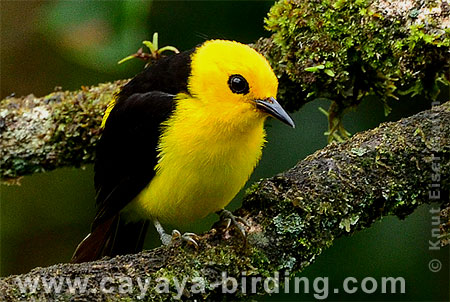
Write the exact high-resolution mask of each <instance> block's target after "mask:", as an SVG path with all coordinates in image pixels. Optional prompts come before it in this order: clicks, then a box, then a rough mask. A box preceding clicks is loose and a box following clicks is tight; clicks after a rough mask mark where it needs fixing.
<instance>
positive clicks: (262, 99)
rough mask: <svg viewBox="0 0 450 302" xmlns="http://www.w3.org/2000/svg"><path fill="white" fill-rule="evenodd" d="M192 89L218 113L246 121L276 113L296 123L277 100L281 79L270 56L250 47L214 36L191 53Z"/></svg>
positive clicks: (191, 92) (204, 103) (190, 88)
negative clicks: (278, 77) (273, 66)
mask: <svg viewBox="0 0 450 302" xmlns="http://www.w3.org/2000/svg"><path fill="white" fill-rule="evenodd" d="M188 87H189V92H190V94H191V95H192V96H194V97H195V98H196V99H197V100H199V101H200V102H202V105H203V106H205V107H207V108H209V109H210V110H211V112H215V113H217V116H219V117H221V118H223V119H226V118H227V117H230V118H235V117H236V115H239V117H240V120H242V121H246V122H253V121H261V120H264V119H265V118H266V117H267V116H269V115H270V116H273V117H275V118H277V119H279V120H281V121H283V122H285V123H286V124H288V125H290V126H292V127H294V122H293V121H292V119H291V118H290V117H289V115H288V114H287V113H286V112H285V111H284V109H283V108H282V107H281V106H280V105H279V104H278V102H277V101H276V99H275V98H276V95H277V89H278V80H277V77H276V76H275V74H274V72H273V70H272V68H271V67H270V65H269V63H268V62H267V60H266V59H265V58H264V57H263V56H262V55H261V54H259V53H258V52H257V51H255V50H254V49H252V48H251V47H249V46H247V45H244V44H241V43H238V42H233V41H225V40H211V41H207V42H205V43H204V44H203V45H201V46H200V47H198V48H197V50H196V51H195V52H194V54H193V55H192V61H191V75H190V77H189V80H188Z"/></svg>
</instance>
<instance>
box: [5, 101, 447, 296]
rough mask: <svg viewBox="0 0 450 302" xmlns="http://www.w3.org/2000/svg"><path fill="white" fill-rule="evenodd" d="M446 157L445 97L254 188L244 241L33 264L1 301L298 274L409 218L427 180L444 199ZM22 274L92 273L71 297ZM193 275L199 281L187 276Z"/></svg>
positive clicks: (216, 290)
mask: <svg viewBox="0 0 450 302" xmlns="http://www.w3.org/2000/svg"><path fill="white" fill-rule="evenodd" d="M449 157H450V102H447V103H445V104H444V105H442V106H437V107H434V108H433V109H432V110H428V111H424V112H421V113H419V114H417V115H415V116H412V117H409V118H405V119H402V120H400V121H398V122H395V123H386V124H383V125H381V126H380V127H378V128H376V129H374V130H370V131H366V132H363V133H359V134H356V135H355V136H354V137H353V138H352V139H350V140H349V141H347V142H345V143H342V144H331V145H329V146H327V147H326V148H324V149H322V150H319V151H317V152H316V153H314V154H312V155H310V156H309V157H307V158H306V159H305V160H303V161H301V162H299V163H298V164H297V165H296V166H295V167H294V168H292V169H290V170H289V171H287V172H285V173H282V174H280V175H278V176H275V177H273V178H270V179H266V180H264V181H262V182H260V183H259V184H258V185H255V186H254V187H253V188H252V189H251V190H250V192H249V193H248V194H247V196H246V198H245V200H244V203H243V206H242V208H241V209H239V210H238V211H237V212H238V214H240V215H241V216H243V217H244V218H246V219H247V220H248V222H249V226H248V227H247V231H248V243H247V244H246V245H244V244H242V239H240V238H239V236H237V235H236V234H234V235H233V234H231V235H232V236H230V234H229V233H227V232H225V233H223V232H222V231H220V230H218V229H212V230H211V231H209V232H208V233H205V234H203V235H202V236H201V239H200V240H199V244H200V248H199V249H198V250H193V249H192V248H189V247H182V246H181V245H180V244H174V245H173V246H170V247H160V248H157V249H154V250H150V251H144V252H141V253H139V254H136V255H126V256H119V257H116V258H113V259H105V260H102V261H96V262H92V263H83V264H76V265H73V264H58V265H54V266H51V267H48V268H36V269H34V270H32V271H31V272H30V273H28V274H25V275H21V276H10V277H7V278H4V279H3V280H1V283H0V292H1V293H3V294H4V297H3V299H2V300H6V301H15V300H23V299H28V300H32V299H34V298H37V299H41V300H56V299H57V300H58V301H60V300H70V299H75V300H76V299H83V300H84V301H105V300H107V301H119V300H127V299H131V300H134V299H136V297H137V296H139V295H140V291H139V287H138V285H137V278H138V277H139V278H141V279H140V280H141V282H142V283H144V280H145V279H148V280H150V283H149V285H148V290H147V291H146V296H145V297H146V299H148V300H149V301H159V300H165V299H173V295H176V290H175V288H174V283H173V278H174V277H177V280H182V279H183V278H184V277H186V278H188V280H189V281H188V283H187V285H186V289H187V291H186V292H185V293H184V294H183V296H182V298H183V299H187V298H189V297H190V299H194V298H202V299H203V298H210V299H212V300H219V299H220V300H221V299H223V298H224V297H223V296H222V295H221V294H220V293H221V287H220V286H219V287H217V286H216V285H217V282H219V281H220V280H221V274H222V272H226V274H227V275H228V276H232V277H235V278H237V280H238V281H240V280H241V277H242V276H241V274H242V272H245V273H246V275H247V276H268V275H272V274H273V272H274V271H280V272H281V273H282V272H283V271H284V270H288V271H290V272H291V273H294V272H298V271H301V270H302V269H303V268H304V267H306V266H307V265H309V264H310V263H311V262H312V261H313V259H314V258H315V257H316V256H317V255H319V254H320V253H321V251H322V250H323V249H324V248H326V247H328V246H330V245H331V244H332V242H333V240H334V239H336V238H339V237H341V236H344V235H347V234H350V233H353V232H355V231H357V230H360V229H362V228H366V227H369V226H370V225H371V224H372V223H373V222H375V221H376V220H378V219H379V218H380V217H382V216H383V215H390V214H394V215H397V216H399V217H405V216H406V215H408V214H410V213H411V212H412V211H414V209H416V208H417V207H418V206H419V205H421V204H424V203H429V202H431V201H433V200H431V199H430V196H429V194H430V193H429V192H430V186H429V184H430V183H433V182H438V183H439V184H440V191H439V192H440V197H439V198H438V199H436V200H434V201H436V202H439V203H440V204H444V203H445V201H447V200H448V193H449V187H450V160H449V159H450V158H449ZM433 174H439V175H440V179H439V180H436V179H435V178H432V175H433ZM432 179H435V180H434V181H433V180H432ZM436 196H437V195H436ZM26 277H29V278H31V280H33V279H34V278H35V277H43V278H46V280H49V278H51V277H56V278H66V277H67V278H71V279H70V280H73V278H74V277H81V278H83V277H88V278H89V280H88V291H87V292H84V293H80V291H76V292H74V293H71V292H69V291H68V290H67V284H66V283H65V285H64V287H63V290H62V293H60V294H56V293H54V291H52V292H51V293H45V292H44V291H43V290H42V289H41V290H38V291H37V292H36V293H29V292H28V293H22V292H21V290H20V286H19V285H18V283H17V282H18V280H21V282H22V283H23V282H25V278H26ZM104 277H111V278H113V279H109V281H108V286H107V289H109V288H111V286H115V289H116V290H115V291H114V292H112V293H105V292H102V291H100V288H101V287H100V284H101V280H102V278H104ZM120 277H130V278H132V282H133V284H134V289H133V291H132V292H127V293H123V294H119V293H118V286H119V285H120V284H121V282H123V280H122V281H120V279H119V278H120ZM158 277H166V278H169V280H172V283H171V287H170V289H171V292H170V293H169V294H158V293H157V292H156V287H155V286H156V285H157V284H160V283H158V282H159V281H157V278H158ZM194 277H198V278H197V279H194V280H192V278H194ZM171 278H172V279H171ZM58 280H59V279H58ZM103 280H105V279H103ZM200 280H203V281H202V283H199V281H200ZM41 284H42V283H41ZM193 284H196V286H197V287H195V289H197V290H199V289H201V288H202V286H204V291H205V292H204V293H200V294H194V293H193V292H192V289H193V288H192V287H191V286H192V285H193ZM238 288H240V287H238ZM93 290H95V291H96V292H95V293H93ZM259 292H263V291H262V288H259ZM234 295H236V296H240V295H242V293H240V292H237V293H235V294H234ZM236 296H234V297H228V298H230V299H236V298H238V297H236ZM127 301H128V300H127Z"/></svg>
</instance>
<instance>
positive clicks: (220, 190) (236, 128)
mask: <svg viewBox="0 0 450 302" xmlns="http://www.w3.org/2000/svg"><path fill="white" fill-rule="evenodd" d="M277 88H278V81H277V78H276V76H275V74H274V73H273V71H272V68H271V67H270V65H269V63H268V62H267V61H266V59H265V58H264V57H263V56H262V55H261V54H259V53H258V52H256V51H255V50H253V49H252V48H250V47H249V46H247V45H244V44H240V43H238V42H233V41H225V40H210V41H206V42H205V43H203V44H201V45H200V46H198V47H196V48H195V49H193V50H190V51H186V52H183V53H179V54H175V55H172V56H169V57H165V58H162V59H160V60H158V61H157V62H156V63H154V64H152V65H150V66H148V67H147V68H146V69H145V70H143V71H142V72H141V73H140V74H138V75H137V76H136V77H134V78H133V79H132V80H131V81H130V82H129V83H128V84H126V85H125V86H124V87H123V89H122V90H121V91H120V92H119V93H118V94H117V95H116V97H115V99H114V100H113V102H112V103H111V104H110V106H109V108H108V109H107V111H106V113H105V116H104V119H103V126H104V129H103V133H102V136H101V139H100V141H99V143H98V147H97V154H96V161H95V186H96V190H97V197H96V199H97V206H98V210H97V215H96V216H95V219H94V222H93V224H92V231H91V233H90V234H89V235H88V236H87V237H86V238H85V239H84V240H83V241H82V242H81V243H80V244H79V246H78V247H77V250H76V251H75V253H74V256H73V258H72V261H73V262H84V261H92V260H95V259H98V258H100V257H102V256H105V255H108V256H113V255H118V254H127V253H135V252H137V251H139V250H141V249H142V245H143V240H144V237H145V234H146V229H147V227H148V223H149V221H152V222H153V223H154V224H155V226H156V228H157V230H158V232H159V234H160V236H161V240H162V242H163V243H164V244H168V243H169V242H170V240H171V238H172V236H170V235H168V234H166V233H165V232H164V229H163V228H162V226H161V224H160V222H161V223H165V222H170V223H171V224H175V225H176V224H179V223H185V222H191V221H193V220H195V219H199V218H202V217H205V216H206V215H208V214H209V213H213V212H220V211H222V212H221V213H222V214H223V215H224V216H228V217H230V215H229V214H230V213H229V212H228V211H225V210H223V209H224V207H225V206H226V205H227V204H228V203H229V202H230V201H231V200H232V199H233V197H234V196H235V195H236V194H237V193H238V192H239V190H240V189H241V188H242V187H243V186H244V184H245V183H246V181H247V180H248V178H249V176H250V174H251V173H252V172H253V169H254V168H255V166H256V164H257V163H258V161H259V159H260V157H261V152H262V147H263V145H264V143H265V131H264V127H263V126H264V121H265V120H266V118H267V117H268V116H272V117H275V118H277V119H279V120H281V121H283V122H284V123H286V124H288V125H290V126H292V127H294V122H293V121H292V119H291V118H290V117H289V115H288V114H287V113H286V112H285V111H284V110H283V108H282V107H281V106H280V105H279V104H278V102H277V101H276V99H275V97H276V94H277ZM187 235H189V234H187ZM185 239H187V240H190V238H189V236H185Z"/></svg>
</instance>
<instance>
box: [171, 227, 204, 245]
mask: <svg viewBox="0 0 450 302" xmlns="http://www.w3.org/2000/svg"><path fill="white" fill-rule="evenodd" d="M178 239H179V240H181V241H183V242H186V243H187V244H191V245H193V246H194V247H195V248H196V249H198V243H197V241H196V240H199V237H198V235H197V234H195V233H184V234H181V233H180V231H178V230H173V231H172V241H174V240H178Z"/></svg>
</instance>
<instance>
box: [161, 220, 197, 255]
mask: <svg viewBox="0 0 450 302" xmlns="http://www.w3.org/2000/svg"><path fill="white" fill-rule="evenodd" d="M153 224H154V225H155V228H156V230H157V231H158V234H159V238H160V239H161V242H162V244H163V245H165V246H168V245H169V244H171V243H173V242H175V241H176V240H181V241H182V242H186V243H188V244H191V245H193V246H194V247H195V248H198V243H197V241H196V240H198V236H197V234H194V233H184V234H183V235H182V234H181V233H180V231H178V230H173V231H172V235H169V234H167V233H166V231H165V230H164V228H163V226H162V225H161V223H160V222H159V221H158V220H157V219H155V220H153Z"/></svg>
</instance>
